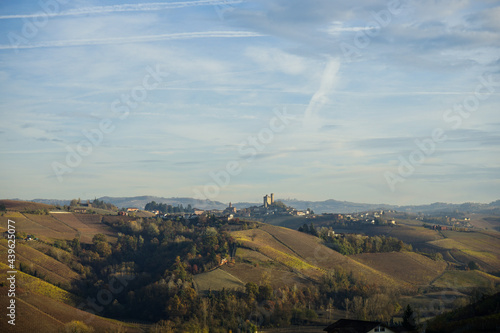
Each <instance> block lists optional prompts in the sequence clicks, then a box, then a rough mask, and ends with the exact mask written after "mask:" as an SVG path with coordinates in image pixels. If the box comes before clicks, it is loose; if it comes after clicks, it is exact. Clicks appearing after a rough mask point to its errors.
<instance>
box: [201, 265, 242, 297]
mask: <svg viewBox="0 0 500 333" xmlns="http://www.w3.org/2000/svg"><path fill="white" fill-rule="evenodd" d="M193 281H194V285H195V287H196V291H197V292H207V291H208V290H209V289H210V290H222V289H236V290H238V289H244V288H245V284H244V283H243V282H242V281H241V280H240V279H238V278H236V277H235V276H233V275H231V274H230V273H228V272H227V271H224V270H222V269H219V268H218V269H215V270H213V271H211V272H207V273H202V274H198V275H195V276H194V277H193Z"/></svg>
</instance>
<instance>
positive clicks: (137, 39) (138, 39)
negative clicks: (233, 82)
mask: <svg viewBox="0 0 500 333" xmlns="http://www.w3.org/2000/svg"><path fill="white" fill-rule="evenodd" d="M261 36H263V35H261V34H258V33H255V32H250V31H201V32H182V33H173V34H162V35H149V36H131V37H117V38H102V39H77V40H58V41H48V42H39V43H33V44H25V45H23V44H21V45H0V50H8V49H34V48H46V47H70V46H90V45H109V44H133V43H144V42H156V41H165V40H182V39H194V38H245V37H261Z"/></svg>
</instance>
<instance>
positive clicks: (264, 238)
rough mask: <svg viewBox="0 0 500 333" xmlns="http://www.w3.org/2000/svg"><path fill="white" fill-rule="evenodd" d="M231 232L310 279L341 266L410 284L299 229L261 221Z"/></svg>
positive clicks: (376, 279)
mask: <svg viewBox="0 0 500 333" xmlns="http://www.w3.org/2000/svg"><path fill="white" fill-rule="evenodd" d="M232 235H233V236H234V237H235V238H236V239H237V240H238V241H239V242H241V244H242V245H243V246H244V247H247V248H249V249H251V250H253V251H257V252H259V253H261V254H263V255H265V256H266V257H268V258H270V259H271V260H273V261H275V262H277V263H279V264H282V265H283V266H285V267H287V268H288V269H289V270H291V271H293V272H295V273H298V274H302V275H304V276H305V277H307V278H308V279H311V280H317V279H318V278H319V277H320V276H321V275H323V274H324V273H325V272H326V271H328V270H333V269H338V268H341V269H343V270H344V271H347V272H352V273H353V275H354V276H355V277H357V278H358V279H361V280H365V281H367V282H369V283H373V284H378V285H383V286H392V287H394V286H395V287H410V284H408V283H407V282H405V281H402V280H399V279H396V278H394V277H392V276H389V275H387V274H385V273H383V272H380V271H377V270H376V269H373V268H371V267H369V266H367V265H364V264H363V263H360V262H357V261H355V260H353V259H351V258H349V257H346V256H344V255H342V254H340V253H338V252H336V251H334V250H332V249H330V248H328V247H326V246H324V245H323V244H321V242H320V239H319V238H317V237H314V236H311V235H307V234H304V233H301V232H298V231H294V230H290V229H286V228H282V227H276V226H271V225H263V226H261V227H260V228H258V229H251V230H244V231H236V232H233V233H232ZM271 270H272V269H271Z"/></svg>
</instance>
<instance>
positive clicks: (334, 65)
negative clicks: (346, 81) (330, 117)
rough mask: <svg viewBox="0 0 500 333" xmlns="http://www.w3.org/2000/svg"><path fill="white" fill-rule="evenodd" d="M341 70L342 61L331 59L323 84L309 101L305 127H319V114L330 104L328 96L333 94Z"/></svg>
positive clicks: (322, 80)
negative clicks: (325, 105) (324, 106)
mask: <svg viewBox="0 0 500 333" xmlns="http://www.w3.org/2000/svg"><path fill="white" fill-rule="evenodd" d="M339 69H340V61H339V60H338V59H330V60H329V61H328V62H327V64H326V66H325V69H324V71H323V75H322V77H321V83H320V86H319V88H318V90H317V91H316V92H315V93H314V95H313V97H312V98H311V100H310V101H309V105H308V106H307V109H306V111H305V114H304V125H305V126H306V127H309V128H310V127H311V126H315V127H319V126H321V125H320V124H319V123H317V122H318V112H319V110H320V109H321V108H322V107H323V105H324V104H326V103H327V102H328V95H329V94H331V93H332V92H333V89H334V88H335V85H336V83H337V80H338V75H337V74H338V72H339Z"/></svg>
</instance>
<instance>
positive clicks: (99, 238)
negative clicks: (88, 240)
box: [92, 234, 106, 245]
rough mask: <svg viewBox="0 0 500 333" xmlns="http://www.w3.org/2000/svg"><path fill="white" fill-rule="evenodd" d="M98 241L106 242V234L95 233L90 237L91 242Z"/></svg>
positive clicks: (95, 242)
mask: <svg viewBox="0 0 500 333" xmlns="http://www.w3.org/2000/svg"><path fill="white" fill-rule="evenodd" d="M99 242H106V235H104V234H95V235H94V237H92V243H94V245H95V244H97V243H99Z"/></svg>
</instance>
